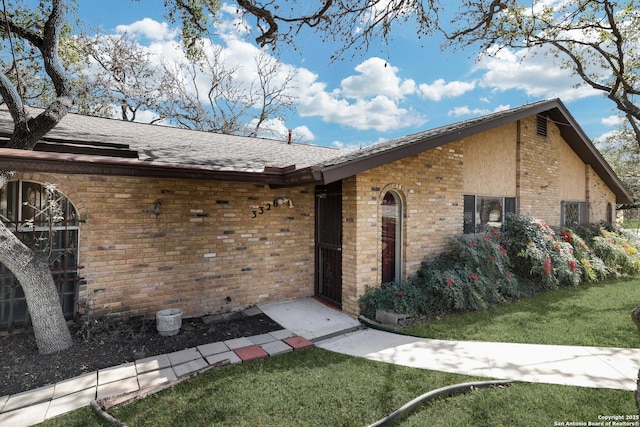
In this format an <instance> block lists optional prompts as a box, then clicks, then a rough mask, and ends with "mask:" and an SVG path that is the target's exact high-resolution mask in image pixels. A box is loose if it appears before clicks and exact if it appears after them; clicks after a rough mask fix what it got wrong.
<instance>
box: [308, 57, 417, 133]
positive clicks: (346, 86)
mask: <svg viewBox="0 0 640 427" xmlns="http://www.w3.org/2000/svg"><path fill="white" fill-rule="evenodd" d="M386 68H388V70H385V69H386ZM355 70H356V71H358V72H359V73H360V74H359V75H355V76H350V77H347V78H345V79H343V80H342V82H341V87H340V88H336V89H335V90H329V89H328V88H327V84H326V83H325V82H320V81H318V75H317V74H315V73H313V72H311V71H309V70H307V69H304V68H299V69H298V70H297V71H298V74H297V83H296V86H297V88H298V91H297V92H298V101H297V108H298V113H299V114H300V115H301V116H302V117H312V116H314V117H321V118H322V120H323V121H325V122H327V123H336V124H340V125H343V126H348V127H351V128H354V129H356V130H376V131H379V132H384V131H388V130H392V129H401V128H404V127H408V126H419V125H422V124H424V123H425V122H426V119H425V118H424V117H422V116H421V115H419V114H417V113H416V112H415V111H413V110H412V109H408V108H403V107H402V106H401V102H402V100H403V98H404V96H405V95H408V94H411V93H413V90H414V89H415V83H414V82H413V81H412V80H404V81H403V80H402V79H400V78H398V77H397V76H396V73H397V69H396V68H395V67H390V66H387V67H384V65H383V61H382V60H380V59H379V58H371V59H369V60H366V61H364V62H363V63H362V64H360V65H359V66H357V67H356V68H355ZM376 71H378V72H380V73H376ZM378 89H379V90H378Z"/></svg>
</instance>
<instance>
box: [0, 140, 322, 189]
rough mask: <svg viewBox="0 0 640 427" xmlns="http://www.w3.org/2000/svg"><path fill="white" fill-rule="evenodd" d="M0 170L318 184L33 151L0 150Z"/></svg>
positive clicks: (288, 174) (308, 176)
mask: <svg viewBox="0 0 640 427" xmlns="http://www.w3.org/2000/svg"><path fill="white" fill-rule="evenodd" d="M0 170H12V171H22V172H49V173H63V174H86V175H111V176H136V177H144V178H172V179H189V180H210V181H239V182H251V183H260V184H267V185H270V186H280V187H291V186H300V185H306V184H315V183H320V182H321V178H320V176H319V174H318V172H317V171H315V170H313V168H303V169H295V168H291V167H287V168H275V167H268V168H265V169H264V170H250V169H246V170H238V169H227V168H218V167H209V166H206V165H182V164H173V163H162V162H148V161H141V160H138V159H126V158H114V157H103V156H89V155H77V154H66V153H52V152H37V151H26V150H15V149H9V148H0Z"/></svg>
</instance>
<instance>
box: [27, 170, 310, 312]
mask: <svg viewBox="0 0 640 427" xmlns="http://www.w3.org/2000/svg"><path fill="white" fill-rule="evenodd" d="M16 178H17V179H25V180H32V181H38V182H51V183H53V184H56V186H57V187H58V189H59V190H60V191H61V192H63V193H64V194H65V195H66V196H67V197H68V198H69V199H70V200H71V202H72V203H73V204H74V206H75V207H76V209H77V210H78V211H79V214H80V215H81V216H82V217H84V218H86V222H85V223H83V224H81V227H80V264H81V265H83V266H84V267H85V268H84V269H82V270H81V275H82V276H83V277H84V278H85V279H86V285H83V286H81V288H80V293H79V301H78V302H79V303H80V305H81V306H82V310H81V311H82V312H84V311H85V310H90V311H91V314H92V315H94V316H100V315H103V314H109V315H112V316H122V317H129V316H136V315H145V316H146V317H153V316H154V315H155V312H156V311H158V310H161V309H164V308H169V307H179V308H181V309H182V310H183V311H184V315H185V317H193V316H200V315H204V314H210V313H218V312H229V311H235V310H239V309H241V308H245V307H247V306H250V305H253V304H258V303H266V302H275V301H281V300H287V299H292V298H301V297H307V296H311V295H313V269H314V255H313V254H314V250H313V245H314V238H313V234H314V192H313V187H304V188H287V189H279V190H272V189H269V188H268V187H267V186H264V185H252V184H240V183H230V182H201V181H186V180H185V181H178V180H168V179H143V178H125V177H106V176H87V175H69V176H61V175H47V174H36V173H34V174H31V173H24V174H18V175H17V176H16ZM279 197H280V198H290V199H291V200H292V202H293V206H294V207H293V208H289V207H288V205H284V206H280V207H271V210H270V211H264V213H262V214H260V213H259V212H260V206H262V207H263V209H266V208H267V205H266V203H267V202H272V201H273V200H274V199H275V198H279ZM158 199H159V200H160V201H161V202H162V205H161V207H160V214H159V215H155V214H154V213H153V212H152V211H153V208H154V204H155V201H156V200H158ZM254 210H255V211H256V218H253V211H254ZM227 297H230V298H231V301H230V302H227Z"/></svg>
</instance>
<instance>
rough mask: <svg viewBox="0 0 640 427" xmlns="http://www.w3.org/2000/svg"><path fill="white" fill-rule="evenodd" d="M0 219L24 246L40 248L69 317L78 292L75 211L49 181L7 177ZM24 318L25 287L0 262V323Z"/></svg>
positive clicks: (0, 194)
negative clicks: (47, 182)
mask: <svg viewBox="0 0 640 427" xmlns="http://www.w3.org/2000/svg"><path fill="white" fill-rule="evenodd" d="M0 220H2V222H3V223H4V225H5V226H6V227H7V228H9V229H10V230H11V231H12V232H13V233H14V234H16V235H17V236H18V238H19V239H20V240H21V241H22V242H23V243H24V244H25V245H27V246H28V247H30V248H31V249H32V250H34V251H36V252H41V253H43V254H45V255H46V256H47V257H48V259H49V266H50V268H51V273H52V275H53V280H54V282H55V284H56V287H57V289H58V295H59V297H60V304H61V305H62V309H63V312H64V315H65V317H67V318H72V317H73V315H74V314H75V305H76V299H77V293H78V282H79V278H78V234H79V222H80V221H79V217H78V213H77V211H76V209H75V207H74V206H73V205H72V204H71V202H70V201H69V200H68V199H67V198H66V197H65V196H64V195H62V194H61V193H60V192H59V191H57V190H56V189H55V188H54V187H53V186H52V185H50V184H40V183H37V182H29V181H11V182H9V183H7V184H6V185H5V186H4V187H3V188H2V189H0ZM28 322H29V313H28V311H27V304H26V301H25V297H24V292H23V291H22V288H21V287H20V285H19V283H18V281H17V279H16V278H15V277H14V276H13V274H12V273H11V272H10V271H9V270H8V269H7V268H6V267H5V266H4V265H2V264H1V263H0V327H2V328H4V329H9V330H11V329H12V327H13V325H16V324H24V323H28Z"/></svg>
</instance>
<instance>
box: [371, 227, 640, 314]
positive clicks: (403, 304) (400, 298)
mask: <svg viewBox="0 0 640 427" xmlns="http://www.w3.org/2000/svg"><path fill="white" fill-rule="evenodd" d="M638 247H640V240H638V238H637V236H635V235H634V234H632V233H629V232H626V231H624V230H615V229H613V228H611V227H608V226H604V225H602V224H600V225H590V226H588V227H580V228H578V229H577V230H576V231H575V232H574V231H573V230H570V229H554V228H552V227H550V226H549V225H547V224H546V223H545V222H544V221H539V220H534V219H531V218H528V217H526V216H522V215H513V216H510V217H509V218H507V221H506V222H505V224H504V225H503V228H502V229H501V230H498V229H494V230H490V231H488V232H487V233H484V234H474V235H465V236H462V237H459V238H458V239H456V240H455V242H453V245H452V250H451V251H450V252H449V253H445V254H441V255H439V256H438V257H436V258H435V259H433V260H431V261H423V262H422V264H421V266H420V269H419V270H418V271H417V272H416V273H415V274H414V275H413V276H412V277H410V278H409V280H407V281H405V282H402V283H387V284H384V285H382V286H380V287H367V288H366V289H365V293H364V295H363V296H361V297H360V299H359V304H360V310H361V313H362V314H363V315H364V316H366V317H370V318H374V317H375V312H376V310H378V309H383V310H393V311H396V312H398V313H406V314H411V315H417V316H421V315H428V314H434V313H439V312H449V311H469V310H482V309H485V308H488V307H491V306H494V305H498V304H503V303H505V302H509V301H512V300H515V299H519V298H523V297H526V296H531V295H533V294H536V293H539V292H543V291H546V290H550V289H555V288H557V287H560V286H576V285H578V284H580V283H582V282H594V281H599V280H603V279H605V278H607V277H611V276H620V275H632V274H637V273H639V272H640V254H639V253H638V249H637V248H638Z"/></svg>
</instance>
